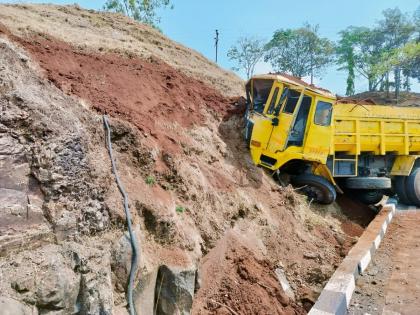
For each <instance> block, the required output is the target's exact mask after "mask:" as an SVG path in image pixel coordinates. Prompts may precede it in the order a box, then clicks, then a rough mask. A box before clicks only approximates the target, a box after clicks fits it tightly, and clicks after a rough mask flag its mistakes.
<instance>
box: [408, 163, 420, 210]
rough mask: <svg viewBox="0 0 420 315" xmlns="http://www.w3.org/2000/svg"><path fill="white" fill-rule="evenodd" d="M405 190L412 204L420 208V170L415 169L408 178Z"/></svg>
mask: <svg viewBox="0 0 420 315" xmlns="http://www.w3.org/2000/svg"><path fill="white" fill-rule="evenodd" d="M405 188H406V194H407V197H408V200H409V201H410V202H411V204H413V205H415V206H417V207H420V168H416V169H414V170H413V171H412V172H411V174H410V176H408V177H407V178H406V180H405Z"/></svg>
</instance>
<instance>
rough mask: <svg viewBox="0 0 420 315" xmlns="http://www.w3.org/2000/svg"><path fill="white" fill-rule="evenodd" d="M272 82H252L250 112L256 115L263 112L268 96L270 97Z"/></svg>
mask: <svg viewBox="0 0 420 315" xmlns="http://www.w3.org/2000/svg"><path fill="white" fill-rule="evenodd" d="M272 86H273V80H254V81H253V87H254V89H253V91H252V92H253V93H252V97H253V99H252V110H253V111H255V112H257V113H262V112H263V111H264V107H265V104H266V103H267V99H268V96H269V95H270V91H271V87H272Z"/></svg>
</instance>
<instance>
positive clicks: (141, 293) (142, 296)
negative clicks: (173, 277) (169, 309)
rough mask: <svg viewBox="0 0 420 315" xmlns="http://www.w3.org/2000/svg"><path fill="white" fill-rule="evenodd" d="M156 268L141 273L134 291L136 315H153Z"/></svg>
mask: <svg viewBox="0 0 420 315" xmlns="http://www.w3.org/2000/svg"><path fill="white" fill-rule="evenodd" d="M158 269H159V268H158V267H156V268H154V269H152V270H151V271H149V272H144V271H143V272H141V273H140V276H139V279H138V284H137V287H136V289H135V291H134V304H135V307H136V311H137V314H138V315H148V314H153V311H154V306H155V305H154V301H155V288H156V278H157V274H158Z"/></svg>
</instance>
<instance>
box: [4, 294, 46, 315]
mask: <svg viewBox="0 0 420 315" xmlns="http://www.w3.org/2000/svg"><path fill="white" fill-rule="evenodd" d="M0 310H1V311H0V313H1V315H36V314H38V312H37V311H36V309H35V310H33V309H32V308H31V307H29V306H26V305H25V304H23V303H21V302H19V301H17V300H15V299H12V298H9V297H5V296H0Z"/></svg>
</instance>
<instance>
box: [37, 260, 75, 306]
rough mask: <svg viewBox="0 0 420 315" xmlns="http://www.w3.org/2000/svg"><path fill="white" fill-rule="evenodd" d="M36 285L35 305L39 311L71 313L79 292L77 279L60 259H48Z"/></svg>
mask: <svg viewBox="0 0 420 315" xmlns="http://www.w3.org/2000/svg"><path fill="white" fill-rule="evenodd" d="M50 259H51V261H50V262H49V264H48V265H47V266H46V267H47V268H48V269H46V270H45V271H44V272H42V274H39V275H38V277H39V281H38V283H37V285H36V292H35V296H36V304H37V306H38V308H40V309H48V310H61V309H66V310H68V311H73V308H74V305H75V304H76V299H77V295H78V292H79V281H80V280H79V277H78V276H77V275H76V274H75V273H74V272H73V270H71V269H70V268H69V267H67V266H66V265H65V264H64V262H63V261H62V260H61V259H57V258H55V257H51V258H50Z"/></svg>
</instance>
